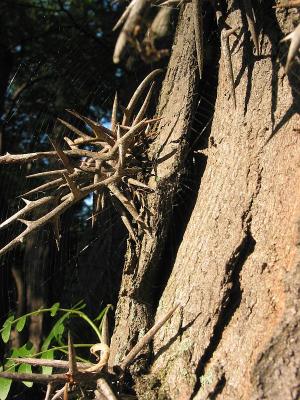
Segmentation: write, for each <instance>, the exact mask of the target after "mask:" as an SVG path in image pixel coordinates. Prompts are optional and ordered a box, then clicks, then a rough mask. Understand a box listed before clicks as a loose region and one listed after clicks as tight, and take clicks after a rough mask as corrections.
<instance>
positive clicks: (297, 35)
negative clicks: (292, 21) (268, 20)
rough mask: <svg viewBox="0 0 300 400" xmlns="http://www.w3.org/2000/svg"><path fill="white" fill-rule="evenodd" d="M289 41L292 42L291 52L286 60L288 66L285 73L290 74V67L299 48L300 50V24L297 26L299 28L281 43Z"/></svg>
mask: <svg viewBox="0 0 300 400" xmlns="http://www.w3.org/2000/svg"><path fill="white" fill-rule="evenodd" d="M287 40H290V41H291V43H290V47H289V52H288V56H287V59H286V65H285V72H286V73H288V71H289V68H290V65H291V63H292V61H293V59H294V58H295V56H296V54H297V52H298V50H299V48H300V24H299V25H298V26H297V28H296V29H295V30H294V31H293V32H291V33H289V34H288V35H287V36H286V37H285V38H283V39H282V40H281V42H285V41H287Z"/></svg>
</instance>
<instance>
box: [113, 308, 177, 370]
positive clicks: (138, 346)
mask: <svg viewBox="0 0 300 400" xmlns="http://www.w3.org/2000/svg"><path fill="white" fill-rule="evenodd" d="M178 306H179V304H176V305H175V306H174V307H173V308H172V309H171V310H170V311H169V312H168V313H167V314H166V315H165V316H164V317H163V318H162V319H161V320H159V321H158V322H157V323H156V324H155V325H154V326H153V327H152V328H151V329H150V330H149V331H148V332H147V333H146V334H145V336H143V337H142V339H141V340H140V341H139V342H138V343H137V344H136V345H135V346H134V347H133V349H132V350H131V351H130V352H129V353H128V354H127V356H126V357H125V358H124V360H123V361H122V363H121V365H120V367H121V369H122V370H123V371H124V370H125V368H126V367H127V365H129V364H130V363H131V362H132V361H133V360H134V358H135V357H136V356H137V355H138V354H139V352H140V351H141V350H142V348H143V347H144V346H145V345H146V344H148V343H149V342H150V340H151V339H152V338H153V336H154V335H155V334H156V333H157V332H158V331H159V329H160V328H161V327H162V326H163V325H164V324H165V323H166V322H167V321H168V319H169V318H170V317H171V316H172V315H173V313H174V311H175V310H176V309H177V307H178Z"/></svg>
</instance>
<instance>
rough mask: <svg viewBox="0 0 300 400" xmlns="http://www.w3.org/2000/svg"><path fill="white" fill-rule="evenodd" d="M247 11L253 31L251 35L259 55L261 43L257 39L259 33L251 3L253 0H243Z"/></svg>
mask: <svg viewBox="0 0 300 400" xmlns="http://www.w3.org/2000/svg"><path fill="white" fill-rule="evenodd" d="M243 3H244V7H245V11H246V18H247V22H248V27H249V30H250V33H251V37H252V40H253V43H254V46H255V49H256V54H257V55H259V45H258V39H257V34H256V30H255V16H254V12H253V8H252V4H251V0H243Z"/></svg>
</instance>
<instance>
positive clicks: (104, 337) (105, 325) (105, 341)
mask: <svg viewBox="0 0 300 400" xmlns="http://www.w3.org/2000/svg"><path fill="white" fill-rule="evenodd" d="M108 307H109V306H108ZM108 310H109V308H108V309H107V311H106V312H105V314H104V316H103V320H102V329H101V342H102V343H103V344H106V346H109V341H110V340H109V330H108V317H107V313H108Z"/></svg>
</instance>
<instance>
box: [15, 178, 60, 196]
mask: <svg viewBox="0 0 300 400" xmlns="http://www.w3.org/2000/svg"><path fill="white" fill-rule="evenodd" d="M63 182H64V180H63V178H58V179H55V180H54V181H51V182H47V183H44V184H43V185H40V186H38V187H36V188H34V189H32V190H29V191H28V192H26V193H23V194H22V195H21V196H22V197H23V196H28V195H30V194H33V193H37V192H41V191H45V190H48V189H52V188H53V187H57V186H59V185H61V184H62V183H63Z"/></svg>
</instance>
